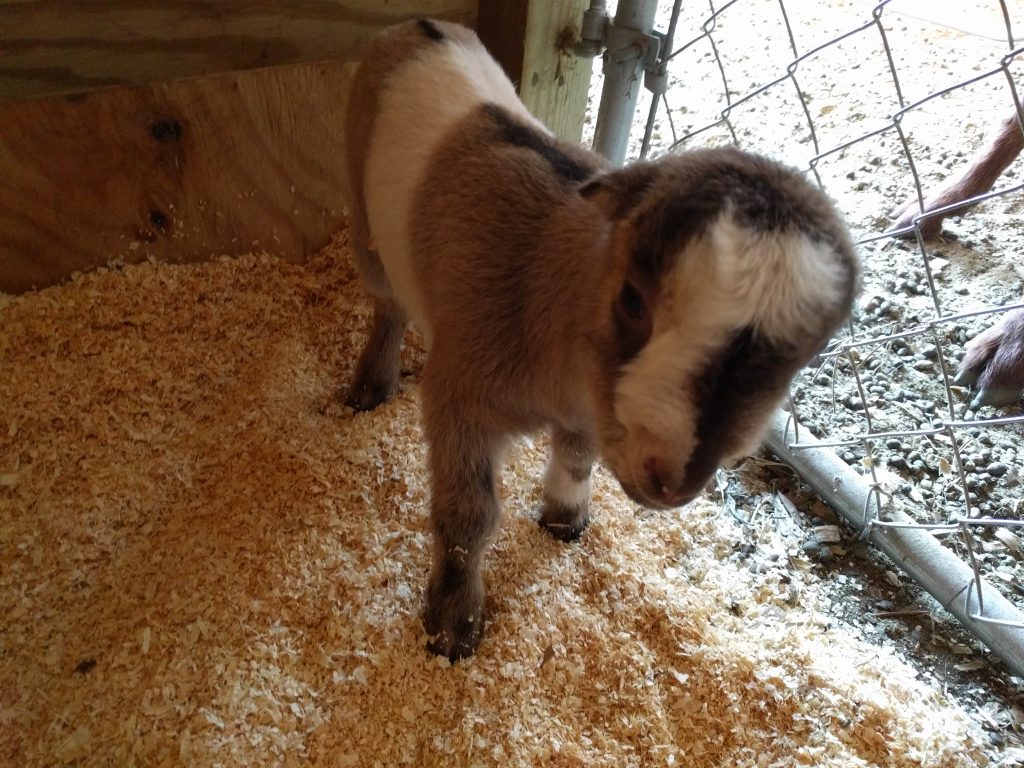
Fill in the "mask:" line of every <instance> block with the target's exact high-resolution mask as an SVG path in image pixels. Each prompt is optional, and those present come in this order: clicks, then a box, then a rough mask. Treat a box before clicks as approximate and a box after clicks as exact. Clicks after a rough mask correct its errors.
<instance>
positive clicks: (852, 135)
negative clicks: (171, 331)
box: [583, 0, 1024, 674]
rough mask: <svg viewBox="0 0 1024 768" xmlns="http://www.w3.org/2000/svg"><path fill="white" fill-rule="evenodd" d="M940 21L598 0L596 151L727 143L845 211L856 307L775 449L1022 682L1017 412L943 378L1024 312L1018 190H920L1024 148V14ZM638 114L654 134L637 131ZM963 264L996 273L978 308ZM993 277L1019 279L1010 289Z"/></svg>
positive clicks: (815, 8) (877, 13) (923, 12)
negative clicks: (785, 169)
mask: <svg viewBox="0 0 1024 768" xmlns="http://www.w3.org/2000/svg"><path fill="white" fill-rule="evenodd" d="M946 5H948V7H949V9H958V10H956V12H955V13H946V15H945V17H942V13H943V12H944V11H943V9H944V7H945V6H944V5H943V3H942V2H932V3H931V4H929V5H924V4H922V3H919V2H913V0H906V1H905V2H893V0H884V1H883V2H879V3H877V4H870V3H865V2H857V1H856V0H852V1H847V2H835V3H828V4H823V3H817V2H806V1H801V0H732V2H716V0H710V1H705V2H693V3H689V4H688V7H687V8H683V3H682V2H681V0H674V2H668V1H666V0H663V2H661V3H660V4H659V3H658V2H657V0H620V2H619V3H618V7H617V9H616V13H615V17H614V19H612V18H611V17H610V15H609V13H608V9H607V4H606V3H605V2H601V1H598V0H593V2H592V3H591V8H590V10H589V11H588V13H587V16H586V18H585V22H584V25H583V38H584V46H586V45H588V44H589V45H590V46H591V48H592V49H596V48H598V47H603V48H604V70H603V72H604V79H603V90H602V97H601V106H600V110H599V114H598V118H597V123H596V132H595V136H594V146H595V149H597V150H598V151H600V152H602V153H603V154H605V155H606V156H607V157H609V158H611V159H612V160H613V161H615V162H622V161H623V160H624V159H625V158H626V157H627V156H628V157H637V156H640V157H646V156H649V155H655V154H657V153H660V152H672V151H681V150H684V149H688V148H693V147H698V146H707V145H714V144H722V143H731V144H736V145H738V146H740V147H742V148H744V149H750V150H754V151H759V152H761V153H763V154H768V155H771V156H774V157H776V158H777V159H781V160H783V161H784V162H787V163H789V164H790V165H793V166H795V167H797V168H799V169H801V170H803V171H804V172H805V173H806V174H808V175H810V176H811V177H812V178H813V179H814V180H815V181H816V182H817V183H818V184H819V185H820V186H822V187H823V188H824V189H825V191H826V192H828V193H829V194H830V195H831V196H832V197H833V198H834V199H835V200H836V201H837V203H838V205H839V207H840V209H841V210H842V212H843V213H844V215H846V217H847V218H848V220H849V221H850V223H851V228H852V230H853V232H854V236H855V239H856V241H857V246H858V250H859V252H860V255H861V257H862V261H863V264H864V271H865V281H864V284H865V287H864V295H863V298H862V299H861V303H860V305H859V307H858V309H857V311H856V312H855V314H854V318H853V319H852V320H851V322H850V324H849V326H848V328H847V329H846V331H845V332H844V333H843V334H841V335H840V336H839V337H837V338H836V339H834V340H833V342H832V344H831V346H830V348H829V350H828V351H827V352H825V353H824V354H823V355H822V357H821V364H820V365H819V366H818V367H817V369H815V370H809V371H806V372H804V373H803V374H801V376H800V377H799V378H798V379H797V381H796V382H795V383H794V386H793V388H792V390H791V397H790V405H789V408H788V411H787V412H780V413H779V414H778V415H777V417H776V420H775V424H774V426H773V429H772V432H771V435H770V437H769V439H768V445H769V447H770V448H771V450H772V451H773V452H774V453H776V454H777V455H779V456H780V457H782V458H784V459H785V460H786V461H787V463H790V464H791V465H792V466H793V467H794V468H795V469H796V470H797V471H798V472H799V473H800V474H801V476H802V477H803V478H804V479H805V480H806V481H807V482H808V483H809V484H810V485H812V486H813V487H814V488H815V489H816V491H817V492H818V493H819V494H820V495H821V496H822V497H823V498H824V499H825V500H826V501H828V502H830V503H831V504H832V506H833V507H835V508H836V510H837V511H839V512H840V513H841V514H842V515H843V516H844V517H845V518H846V519H847V520H848V521H849V522H850V523H852V524H853V525H854V527H856V528H857V529H858V530H859V531H860V532H861V536H862V537H863V538H865V539H866V540H868V541H870V542H872V543H873V544H874V545H876V546H877V547H878V548H879V549H881V550H882V551H883V552H885V553H886V554H887V555H889V556H890V557H891V558H892V559H893V560H894V561H895V562H896V563H897V564H898V565H900V566H901V567H902V568H903V569H904V570H906V571H907V572H908V573H909V574H910V575H911V576H912V577H913V578H915V579H916V580H917V581H918V582H919V583H920V584H921V585H922V586H923V587H924V588H926V589H927V590H928V591H929V592H930V593H931V594H932V595H933V596H934V597H935V598H936V599H937V600H938V601H939V602H940V603H941V604H942V605H943V606H944V607H945V608H947V609H948V610H949V611H950V612H951V613H953V614H954V615H955V616H956V617H957V618H958V619H959V620H960V621H961V622H962V623H963V624H965V625H966V626H967V627H968V628H969V629H970V630H971V631H972V632H974V633H975V634H976V635H977V636H978V637H979V638H981V639H982V640H983V641H984V642H985V643H986V644H987V645H988V646H989V647H990V648H991V649H992V650H993V651H995V652H996V653H997V654H998V655H999V656H1000V657H1002V659H1003V660H1004V661H1005V662H1006V663H1007V665H1008V666H1009V667H1010V668H1012V669H1013V670H1015V671H1016V673H1017V674H1024V613H1022V611H1021V606H1022V605H1024V600H1022V596H1024V583H1022V581H1021V578H1022V577H1021V574H1022V572H1024V562H1022V557H1024V551H1022V549H1021V541H1020V538H1019V537H1018V536H1017V534H1016V533H1015V530H1018V529H1019V528H1020V527H1021V526H1022V525H1024V522H1022V519H1024V502H1022V501H1021V499H1020V498H1019V495H1024V492H1021V493H1020V494H1019V495H1018V497H1017V498H1016V499H1014V494H1015V493H1017V492H1016V491H1014V490H1013V489H1014V488H1016V487H1017V486H1018V484H1019V483H1020V482H1021V480H1020V478H1019V476H1018V469H1017V463H1018V456H1019V453H1018V451H1019V452H1020V453H1024V415H1022V413H1021V408H1020V404H1019V402H1018V404H1017V405H1016V406H1012V407H1010V408H1005V409H995V408H991V407H984V406H982V407H972V405H971V402H970V400H971V398H970V393H969V392H968V391H967V390H966V389H965V388H961V387H958V386H956V384H955V383H954V382H953V376H954V372H955V371H956V368H957V361H958V358H959V357H962V355H963V343H964V342H965V341H967V340H968V339H969V338H970V337H972V336H974V335H975V334H976V333H978V332H979V331H980V330H981V329H983V328H985V327H986V326H987V325H988V324H990V323H991V322H992V321H993V320H994V319H995V318H996V317H998V316H1000V315H1001V314H1002V313H1005V312H1007V311H1008V310H1011V309H1016V308H1020V307H1022V306H1024V303H1022V302H1021V297H1022V294H1024V280H1021V277H1022V276H1024V272H1018V271H1015V269H1014V268H1013V265H1014V264H1016V265H1019V266H1021V267H1024V256H1021V255H1020V253H1019V252H1016V251H1015V250H1014V249H1013V244H1012V241H1011V238H1010V235H1009V234H1006V233H1004V230H1005V229H1006V228H1007V226H1008V223H1007V222H1008V221H1009V219H1011V218H1013V214H1014V213H1015V206H1018V205H1020V204H1021V203H1022V202H1024V200H1022V196H1021V194H1020V192H1021V190H1022V189H1024V183H1015V182H1014V180H1013V178H1014V177H1015V175H1016V173H1017V172H1016V170H1015V169H1011V170H1010V171H1009V172H1007V174H1005V175H1004V176H1003V178H1001V179H1000V180H999V181H996V183H995V187H996V188H995V190H994V191H986V192H982V193H980V194H975V195H973V196H971V197H968V198H966V199H960V200H954V201H953V202H952V203H950V202H948V200H947V202H946V203H945V204H944V205H940V206H939V207H938V208H937V209H935V210H932V211H930V212H928V211H927V208H928V207H929V190H930V189H932V188H934V187H940V188H941V187H942V186H943V183H944V182H945V183H946V184H947V186H948V184H949V181H950V179H951V178H952V179H954V180H955V176H954V174H956V173H959V172H962V171H963V169H964V168H968V167H970V163H971V160H972V158H971V156H972V153H971V152H965V151H964V150H962V149H961V148H960V144H961V143H964V142H966V143H968V144H975V143H978V138H979V137H980V136H981V135H982V134H984V133H991V132H992V131H993V130H995V131H997V132H998V131H999V130H1003V131H1004V133H1005V132H1006V131H1010V132H1015V131H1020V130H1021V125H1022V123H1021V118H1022V115H1024V112H1022V109H1021V100H1020V96H1019V93H1018V86H1017V79H1018V77H1019V72H1018V71H1017V70H1019V69H1020V67H1021V64H1024V48H1022V47H1017V41H1016V39H1015V37H1014V22H1016V23H1018V24H1024V5H1022V4H1020V3H1019V2H1017V3H1014V2H1011V1H1010V0H992V2H990V3H988V4H987V5H986V3H984V2H981V0H979V2H977V3H975V4H973V5H970V6H963V5H962V4H960V3H956V4H954V3H948V4H946ZM691 6H692V7H691ZM986 8H987V15H985V13H983V11H985V9H986ZM965 11H970V12H965ZM936 13H938V14H939V16H940V18H938V19H936V18H934V17H935V15H936ZM1015 17H1016V18H1015ZM655 19H657V22H656V21H655ZM655 27H657V28H658V29H660V30H664V31H663V32H656V31H654V29H655ZM921 29H924V30H925V32H920V30H921ZM929 29H930V30H933V32H932V33H929V32H928V31H927V30H929ZM928 34H936V35H940V36H941V35H945V36H946V38H948V40H947V44H946V48H945V49H944V48H943V42H942V40H940V41H939V45H938V48H939V51H940V53H941V52H942V51H943V50H946V51H947V54H946V57H945V63H944V60H942V59H941V58H940V59H939V60H934V57H933V58H932V59H929V58H928V55H927V54H926V53H924V52H923V49H925V48H928V49H929V50H930V47H931V46H932V41H933V38H930V37H927V35H928ZM922 35H924V36H922ZM965 41H966V42H965ZM950 46H952V47H950ZM956 46H959V47H956ZM949 51H952V53H949ZM952 59H955V60H956V61H957V62H959V63H960V64H965V65H966V69H967V70H968V71H956V70H957V67H956V66H950V65H949V64H948V61H949V60H952ZM961 69H963V67H961ZM642 85H643V86H645V88H642V87H641V86H642ZM638 103H639V104H640V105H641V109H642V111H643V112H645V113H646V115H647V117H646V121H645V122H639V121H637V120H635V119H634V113H635V111H636V109H637V105H638ZM999 125H1003V128H1002V129H1000V128H999V127H998V126H999ZM1016 135H1017V134H1014V136H1016ZM943 175H946V179H945V180H943V179H941V177H942V176H943ZM908 196H910V197H911V202H910V209H911V212H910V214H908V217H907V223H906V224H905V225H904V226H901V227H898V228H897V229H896V230H892V229H891V228H892V224H893V221H892V219H890V218H887V217H886V216H884V215H883V214H884V212H885V205H886V203H888V207H892V206H894V205H896V204H897V203H899V202H900V200H901V199H902V198H905V197H908ZM915 203H916V206H915ZM977 203H984V206H983V208H982V210H985V211H987V213H984V214H972V217H973V216H976V215H984V216H988V217H989V219H990V220H991V221H990V222H989V223H990V224H991V232H990V233H988V234H979V233H978V231H977V228H974V229H971V230H970V231H969V232H968V233H967V236H965V235H964V234H963V233H960V237H959V242H955V243H953V244H952V246H951V245H949V242H950V241H949V239H948V238H947V240H946V243H947V245H943V243H942V241H941V240H940V241H939V244H938V245H936V243H935V242H934V241H932V240H928V239H926V238H925V236H924V235H925V234H929V233H928V229H929V228H934V227H936V225H937V224H939V223H940V222H941V220H942V218H943V217H945V216H950V215H954V214H956V213H958V212H964V211H966V209H967V208H969V207H971V206H973V205H975V204H977ZM931 207H932V208H934V207H935V206H934V205H932V206H931ZM922 209H924V210H926V212H925V213H923V214H922V213H920V210H922ZM915 213H916V215H915ZM999 216H1002V217H1003V218H1005V219H1007V221H1003V222H1001V223H1000V221H998V220H997V219H998V217H999ZM993 217H996V218H993ZM966 220H968V219H965V221H966ZM1010 223H1012V222H1010ZM887 230H888V231H887ZM952 234H953V235H956V234H957V232H956V231H954V232H953V233H952ZM908 238H909V239H908ZM953 246H955V247H953ZM950 249H952V250H955V251H956V253H954V254H948V253H946V251H947V250H950ZM957 259H959V260H961V261H971V260H980V261H981V262H983V263H985V264H988V265H989V267H988V268H987V271H986V272H985V273H984V276H985V279H986V280H989V282H992V283H993V286H992V288H991V290H990V291H989V292H988V293H987V294H986V293H983V292H978V291H975V290H973V289H972V286H974V285H976V282H972V280H974V278H972V273H971V271H970V269H968V268H965V267H963V265H962V264H961V263H960V262H959V261H957ZM1007 264H1009V266H1007ZM993 265H994V266H993ZM1000 265H1002V266H1000ZM992 269H997V270H998V269H1002V270H1003V273H1004V274H1005V276H1006V280H1008V281H1013V280H1016V283H1015V284H1011V285H1003V286H1000V285H999V281H998V277H999V275H998V274H996V275H995V276H992V275H988V272H990V271H992ZM979 274H980V273H979ZM981 279H982V278H977V280H979V281H980V280H981ZM996 294H1001V295H999V296H998V299H997V300H993V299H992V296H993V295H996ZM828 412H830V413H831V417H830V418H824V419H822V418H819V417H820V416H821V414H822V413H828ZM812 432H816V433H817V437H816V436H815V435H813V434H812ZM997 555H998V556H997Z"/></svg>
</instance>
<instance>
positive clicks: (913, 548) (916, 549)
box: [765, 411, 1024, 676]
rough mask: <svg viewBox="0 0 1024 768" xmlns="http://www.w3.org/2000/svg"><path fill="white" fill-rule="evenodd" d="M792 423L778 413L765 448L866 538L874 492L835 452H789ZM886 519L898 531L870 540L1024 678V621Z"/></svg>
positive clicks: (906, 520)
mask: <svg viewBox="0 0 1024 768" xmlns="http://www.w3.org/2000/svg"><path fill="white" fill-rule="evenodd" d="M791 418H792V417H791V416H790V415H789V414H788V413H785V412H784V411H779V412H778V413H776V414H775V420H774V422H773V423H772V427H771V431H770V432H769V434H768V437H767V439H766V440H765V444H766V445H767V446H768V448H769V449H770V450H771V451H772V452H773V453H775V454H776V455H777V456H778V457H779V458H781V459H782V460H783V461H785V462H786V463H787V464H788V465H789V466H791V467H792V468H793V469H794V470H796V472H797V474H799V475H800V477H801V478H802V479H803V480H805V481H806V482H807V483H808V484H809V485H810V486H811V487H812V488H814V490H815V491H817V492H818V494H819V495H820V496H821V498H822V499H824V500H825V501H826V502H828V503H829V505H831V506H832V508H833V509H835V510H836V511H837V512H838V513H839V514H841V515H842V516H843V517H844V518H845V519H846V520H847V521H848V522H850V523H851V524H852V525H853V526H854V527H855V528H857V530H859V531H862V532H863V531H864V530H865V520H866V519H867V517H868V515H867V510H868V509H869V506H868V505H869V504H874V503H875V498H874V496H873V494H874V493H875V491H873V490H872V489H871V487H870V486H869V485H868V483H867V482H866V481H865V479H864V478H863V477H861V476H860V475H858V474H857V473H856V472H855V471H854V470H853V469H852V468H851V467H850V466H848V465H847V464H846V462H844V461H843V460H842V459H840V458H839V457H838V456H836V454H835V452H834V451H832V450H830V449H828V448H818V447H813V448H802V447H801V448H790V447H789V444H790V439H789V435H790V434H791V430H790V428H791V426H792V422H791ZM816 442H817V440H816V439H815V438H814V436H813V435H811V434H809V433H808V432H807V430H806V429H805V430H803V432H801V435H800V443H801V445H808V444H811V445H813V444H814V443H816ZM887 517H889V519H890V520H891V522H892V523H893V524H894V525H891V526H890V525H884V524H874V523H868V524H867V525H868V530H867V533H866V538H867V540H868V541H870V542H871V543H872V544H874V545H875V546H876V547H878V549H880V550H881V551H882V552H884V553H885V554H886V555H888V556H889V557H890V558H892V560H893V561H894V562H896V563H897V564H898V565H899V566H900V568H902V569H903V570H904V571H906V572H907V574H908V575H909V576H910V577H911V578H913V579H914V580H915V581H916V582H917V583H918V584H920V585H921V586H922V587H924V588H925V589H926V590H928V592H929V593H930V594H931V596H932V597H934V598H935V599H936V600H938V602H939V604H940V605H942V607H943V608H945V609H946V610H947V611H949V612H950V613H952V614H953V615H954V616H956V618H957V619H959V620H960V621H961V622H962V623H963V625H964V626H965V627H967V629H969V630H970V631H971V632H973V633H974V634H975V635H976V636H977V637H978V638H979V639H980V640H981V641H982V642H984V643H985V645H987V646H988V647H989V648H991V649H992V650H993V652H995V654H996V655H997V656H999V657H1000V658H1001V659H1002V660H1003V662H1004V663H1005V664H1006V666H1007V667H1009V668H1010V669H1011V670H1013V672H1014V673H1015V674H1017V675H1022V676H1024V629H1022V628H1021V626H1020V624H1021V622H1024V615H1022V614H1021V612H1020V611H1019V610H1017V608H1016V607H1015V606H1014V605H1013V603H1011V602H1010V601H1009V600H1007V599H1006V598H1005V597H1003V595H1002V594H1001V593H1000V592H999V591H998V590H996V589H995V588H994V587H992V586H990V585H989V584H988V583H987V582H985V581H984V580H976V579H975V575H974V571H973V570H972V569H971V567H970V566H968V565H967V563H965V562H964V561H963V560H961V559H960V558H959V557H957V556H956V555H955V554H954V553H953V552H951V551H950V550H948V549H946V548H945V547H943V546H942V545H941V544H940V543H939V542H938V541H937V540H936V539H935V537H934V536H932V534H931V533H930V532H929V531H928V530H927V529H926V528H924V527H923V526H920V525H915V523H914V521H913V520H912V519H911V518H910V517H908V516H907V515H905V514H903V513H902V512H900V511H898V510H891V511H888V512H887ZM903 526H906V527H903ZM978 583H980V584H981V585H982V586H981V589H982V590H984V594H983V595H981V598H982V599H981V600H979V599H978V597H979V595H978V589H977V587H976V584H978ZM982 603H984V609H982Z"/></svg>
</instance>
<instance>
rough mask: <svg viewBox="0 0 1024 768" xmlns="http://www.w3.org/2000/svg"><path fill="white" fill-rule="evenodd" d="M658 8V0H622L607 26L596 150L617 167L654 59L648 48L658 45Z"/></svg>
mask: <svg viewBox="0 0 1024 768" xmlns="http://www.w3.org/2000/svg"><path fill="white" fill-rule="evenodd" d="M657 9H658V3H657V0H620V2H619V7H618V9H617V10H616V12H615V20H614V21H613V22H612V23H611V24H609V25H608V33H607V35H608V39H607V50H606V51H605V53H604V89H603V90H602V91H601V106H600V108H599V109H598V113H597V131H596V133H595V134H594V150H595V151H596V152H599V153H601V154H602V155H604V156H605V157H607V158H608V159H609V160H611V161H612V162H613V163H614V164H615V165H622V161H623V160H625V158H626V148H627V147H628V146H629V134H630V128H631V127H632V125H633V113H634V112H635V111H636V101H637V97H638V96H639V95H640V87H641V85H642V84H643V71H644V66H645V63H646V61H650V59H651V56H650V50H649V47H650V46H651V45H657V38H654V37H652V35H651V32H652V30H653V29H654V14H655V11H657ZM656 54H657V51H655V55H656Z"/></svg>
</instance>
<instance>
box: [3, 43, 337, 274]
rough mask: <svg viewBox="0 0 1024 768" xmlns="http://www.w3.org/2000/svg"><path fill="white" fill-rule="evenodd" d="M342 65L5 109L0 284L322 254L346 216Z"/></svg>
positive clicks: (189, 81)
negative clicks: (153, 262) (146, 265)
mask: <svg viewBox="0 0 1024 768" xmlns="http://www.w3.org/2000/svg"><path fill="white" fill-rule="evenodd" d="M348 66H351V65H348ZM348 66H346V65H343V64H341V63H340V62H326V63H325V62H321V63H317V64H294V65H288V66H282V67H272V68H269V69H265V70H251V71H248V72H238V73H228V74H223V75H209V76H206V77H199V78H190V79H184V80H176V81H173V82H169V83H158V84H153V85H144V86H134V87H120V88H109V89H102V90H98V91H92V92H89V93H87V94H83V95H80V96H75V97H70V98H68V97H50V98H43V99H35V100H31V101H24V102H15V103H11V104H7V105H4V106H2V107H0V176H2V183H0V291H5V292H18V291H23V290H27V289H30V288H33V287H41V286H45V285H49V284H51V283H54V282H57V281H59V280H61V279H63V278H64V277H66V276H68V275H70V274H71V273H72V272H74V271H75V270H81V269H87V268H89V267H92V266H96V265H97V264H103V263H105V262H107V261H109V260H113V259H119V258H120V259H124V260H125V261H129V262H132V261H140V260H142V259H146V258H156V259H160V260H166V261H179V262H180V261H195V260H202V259H208V258H210V257H211V256H215V255H218V254H237V253H244V252H247V251H252V250H257V249H262V250H268V251H270V252H273V253H278V254H282V255H284V256H286V257H289V258H294V259H296V260H301V259H303V258H304V257H305V256H306V255H308V254H310V253H312V252H315V251H316V250H317V249H319V248H320V247H321V246H323V245H324V244H325V243H326V242H327V240H328V239H329V237H330V236H331V234H332V233H334V232H335V231H337V230H338V229H340V228H341V227H342V226H343V224H344V218H343V205H344V204H343V200H342V185H343V183H344V171H343V167H342V166H343V163H342V142H343V136H342V126H343V114H344V112H343V110H344V104H345V100H346V91H347V88H348V83H349V80H350V77H349V74H348V72H347V71H346V70H347V69H348Z"/></svg>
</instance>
